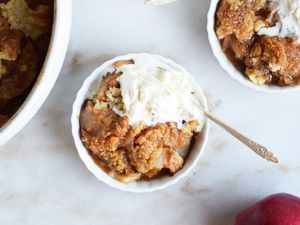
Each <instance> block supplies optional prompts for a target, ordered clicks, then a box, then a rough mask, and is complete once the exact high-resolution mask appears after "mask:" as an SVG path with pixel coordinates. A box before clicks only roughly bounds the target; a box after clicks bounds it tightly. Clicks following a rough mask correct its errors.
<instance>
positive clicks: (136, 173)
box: [72, 54, 207, 184]
mask: <svg viewBox="0 0 300 225" xmlns="http://www.w3.org/2000/svg"><path fill="white" fill-rule="evenodd" d="M105 67H106V69H103V68H105ZM93 74H94V75H93ZM93 74H92V75H91V77H90V78H88V79H87V80H86V82H85V84H84V86H83V88H82V89H81V91H79V94H78V96H77V100H76V101H75V103H74V108H73V117H72V123H73V136H74V139H75V142H76V140H77V141H79V140H80V142H81V143H77V148H78V149H82V147H84V152H85V153H86V152H88V154H89V156H90V157H91V158H92V160H93V163H94V164H96V165H97V166H98V168H100V169H101V170H102V171H105V173H106V174H107V175H108V176H109V177H111V178H113V179H114V180H115V181H118V182H119V183H123V184H128V183H145V182H151V181H153V180H158V179H161V178H162V177H169V178H171V180H172V177H173V176H174V178H175V180H177V179H179V178H180V177H182V176H183V175H184V174H186V173H187V171H188V170H189V168H191V167H192V165H194V164H195V163H196V161H197V159H198V158H199V156H200V152H202V151H201V149H202V148H203V146H204V144H205V139H206V135H207V124H206V119H205V118H204V117H203V115H202V113H201V107H205V108H206V101H205V98H204V96H203V94H202V91H201V89H200V88H199V87H198V86H197V84H196V82H195V81H194V79H193V78H192V77H191V75H189V74H188V72H187V71H186V70H185V69H183V68H182V67H180V66H179V65H177V64H175V63H174V62H173V61H171V60H167V59H164V58H162V57H159V56H153V55H148V54H133V55H128V56H125V57H120V58H117V59H114V60H112V61H110V62H108V64H106V65H104V66H102V67H100V70H99V71H97V70H96V71H95V72H94V73H93ZM96 83H97V85H96ZM88 86H90V87H91V86H92V87H93V88H92V90H91V88H88ZM84 87H86V88H84ZM84 89H86V90H89V93H88V94H86V95H85V97H80V96H81V95H82V94H83V93H84ZM78 106H80V108H79V107H78ZM76 117H77V118H76ZM73 119H74V120H73ZM74 123H76V124H74ZM74 125H75V126H74ZM74 132H75V134H74ZM200 139H201V141H200ZM200 142H201V143H200ZM199 143H200V145H201V146H200V145H199ZM78 145H80V146H78ZM195 148H198V150H196V149H195ZM79 151H80V150H79ZM191 152H194V153H193V154H192V153H191ZM81 158H84V157H81ZM89 160H90V159H89ZM83 161H85V160H84V159H83ZM186 161H190V162H189V163H188V165H186ZM85 163H86V164H87V162H86V161H85ZM87 166H88V165H87ZM185 166H187V168H186V169H184V167H185ZM88 167H89V166H88ZM181 170H182V172H181ZM92 172H93V171H92ZM180 172H181V173H180ZM93 173H94V174H95V172H93ZM177 173H180V174H179V176H178V177H176V176H175V175H176V174H177ZM174 174H175V175H174ZM100 179H101V178H100Z"/></svg>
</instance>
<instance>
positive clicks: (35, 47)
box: [0, 0, 54, 127]
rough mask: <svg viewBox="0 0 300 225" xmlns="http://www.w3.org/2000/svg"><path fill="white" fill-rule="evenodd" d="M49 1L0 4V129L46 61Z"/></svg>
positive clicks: (9, 0) (19, 0) (16, 0)
mask: <svg viewBox="0 0 300 225" xmlns="http://www.w3.org/2000/svg"><path fill="white" fill-rule="evenodd" d="M53 4H54V1H53V0H1V1H0V127H1V126H3V125H4V124H5V123H6V122H7V121H8V120H9V118H10V117H11V116H12V115H13V114H14V113H15V112H16V111H17V110H18V108H19V107H20V106H21V105H22V103H23V102H24V100H25V99H26V97H27V95H28V94H29V92H30V90H31V88H32V87H33V85H34V83H35V81H36V79H37V76H38V75H39V73H40V70H41V68H42V65H43V62H44V60H45V57H46V52H47V48H48V45H49V41H50V36H51V27H52V20H53Z"/></svg>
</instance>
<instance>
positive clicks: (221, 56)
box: [207, 0, 300, 93]
mask: <svg viewBox="0 0 300 225" xmlns="http://www.w3.org/2000/svg"><path fill="white" fill-rule="evenodd" d="M218 3H219V0H211V3H210V8H209V11H208V15H207V32H208V39H209V43H210V46H211V48H212V51H213V54H214V55H215V57H216V58H217V60H218V61H219V63H220V64H221V66H222V67H223V69H224V70H226V71H227V73H228V74H229V75H230V76H231V77H232V78H233V79H235V80H237V81H238V82H240V83H241V84H243V85H245V86H247V87H250V88H252V89H254V90H257V91H263V92H266V93H287V92H291V91H298V90H300V86H291V87H280V86H275V85H256V84H254V83H252V82H251V81H250V80H249V79H248V78H247V77H246V75H244V74H243V73H242V72H241V71H239V70H238V69H237V68H236V67H235V66H234V65H233V63H232V62H230V60H229V59H228V58H227V56H226V54H225V53H224V52H223V50H222V48H221V45H220V42H219V40H218V38H217V35H216V32H215V14H216V10H217V6H218Z"/></svg>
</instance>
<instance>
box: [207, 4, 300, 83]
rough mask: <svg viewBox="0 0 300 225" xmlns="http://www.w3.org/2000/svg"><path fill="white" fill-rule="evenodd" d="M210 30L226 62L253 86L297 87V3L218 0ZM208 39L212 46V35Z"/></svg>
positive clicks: (299, 36) (299, 75) (299, 62)
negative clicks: (212, 25)
mask: <svg viewBox="0 0 300 225" xmlns="http://www.w3.org/2000/svg"><path fill="white" fill-rule="evenodd" d="M213 2H215V1H213ZM212 7H213V5H212ZM209 26H210V25H209ZM214 29H215V33H216V36H217V39H218V40H219V42H220V45H221V48H222V50H223V52H224V53H225V54H226V56H227V58H228V59H229V61H230V62H231V63H232V64H233V65H234V66H235V68H236V69H237V70H239V71H240V72H241V73H243V74H244V75H245V77H247V78H248V79H249V80H250V81H251V82H252V83H254V84H255V85H258V86H262V85H265V86H280V87H288V86H289V87H293V86H297V85H299V83H300V1H299V0H250V1H249V0H220V1H218V4H217V6H216V11H215V23H214ZM209 36H210V42H211V44H212V45H213V44H214V40H213V36H212V34H210V35H209ZM212 47H213V46H212ZM213 49H214V53H215V55H218V54H216V52H217V51H218V50H217V49H216V47H213ZM218 58H219V61H220V63H221V64H222V66H223V67H226V69H227V70H228V71H229V72H230V73H233V72H234V70H233V69H232V68H229V69H228V67H227V66H224V65H225V60H224V59H223V58H222V57H221V56H218Z"/></svg>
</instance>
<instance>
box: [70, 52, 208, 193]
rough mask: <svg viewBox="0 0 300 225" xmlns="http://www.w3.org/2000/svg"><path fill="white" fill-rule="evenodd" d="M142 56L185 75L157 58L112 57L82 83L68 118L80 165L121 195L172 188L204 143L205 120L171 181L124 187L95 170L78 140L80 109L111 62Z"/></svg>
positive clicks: (197, 158) (110, 68)
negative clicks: (122, 192)
mask: <svg viewBox="0 0 300 225" xmlns="http://www.w3.org/2000/svg"><path fill="white" fill-rule="evenodd" d="M145 56H146V57H155V58H156V59H159V60H160V61H163V62H165V63H167V64H170V65H172V66H175V67H177V68H179V69H182V70H184V71H185V72H186V73H187V74H189V73H188V72H187V71H186V70H185V69H184V68H183V67H181V66H179V65H178V64H176V63H175V62H174V61H172V60H169V59H166V58H163V57H161V56H156V55H149V54H128V55H124V56H119V57H116V58H114V59H112V60H109V61H107V62H105V63H104V64H103V65H102V66H100V67H99V68H97V69H96V70H94V72H93V73H92V74H91V75H90V76H89V77H88V78H87V79H86V80H85V81H84V84H83V86H82V87H81V89H80V90H79V92H78V94H77V97H76V100H75V102H74V104H73V113H72V117H71V123H72V134H73V138H74V141H75V145H76V148H77V151H78V153H79V156H80V158H81V160H82V161H83V162H84V164H85V165H86V167H87V168H88V170H89V171H90V172H92V173H93V174H94V175H95V176H96V177H97V178H98V179H99V180H101V181H102V182H104V183H106V184H107V185H109V186H111V187H114V188H117V189H119V190H122V191H129V192H135V193H142V192H153V191H157V190H161V189H164V188H166V187H168V186H170V185H172V184H175V183H176V182H177V181H179V180H180V179H181V178H183V177H184V176H186V175H187V174H188V172H189V171H190V170H191V169H192V168H193V167H194V166H195V165H196V163H197V161H198V160H199V158H200V157H201V155H202V153H203V150H204V147H205V145H206V142H207V137H208V130H209V126H208V122H207V120H206V119H205V120H204V126H203V131H202V135H199V137H198V138H197V139H196V141H195V145H194V147H193V149H192V150H191V152H190V155H189V157H188V158H187V159H186V161H185V165H184V166H183V168H182V169H181V170H180V171H178V172H177V173H176V174H175V175H174V176H172V177H170V176H163V177H161V178H157V179H153V180H150V181H140V182H134V183H129V184H124V183H121V182H119V181H117V180H115V179H113V178H112V177H110V176H109V175H107V174H106V173H105V172H104V171H103V170H102V169H101V168H100V167H99V166H97V164H96V163H95V162H94V160H93V158H92V157H91V156H90V154H89V152H88V151H87V149H86V148H85V147H84V145H83V144H82V142H81V140H80V130H79V129H80V125H79V115H80V111H81V107H82V105H83V103H84V101H85V100H86V99H91V98H92V97H93V95H94V94H95V93H96V92H97V91H98V89H99V86H100V81H101V79H102V77H103V75H106V73H107V72H108V71H112V70H113V67H112V65H113V63H114V62H115V61H118V60H124V59H133V60H134V59H136V58H139V57H145ZM189 76H190V79H191V81H192V82H193V83H194V84H195V87H196V88H197V90H196V91H197V92H198V93H199V96H200V97H201V101H202V104H203V106H204V107H205V108H206V109H207V101H206V98H205V96H204V94H203V92H202V90H201V88H200V87H199V86H198V85H197V82H196V80H195V79H194V78H193V76H192V75H190V74H189Z"/></svg>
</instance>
